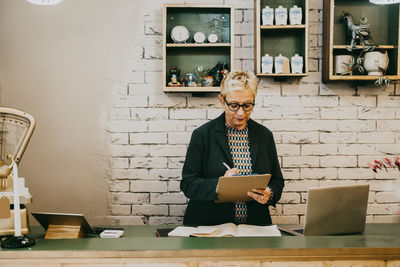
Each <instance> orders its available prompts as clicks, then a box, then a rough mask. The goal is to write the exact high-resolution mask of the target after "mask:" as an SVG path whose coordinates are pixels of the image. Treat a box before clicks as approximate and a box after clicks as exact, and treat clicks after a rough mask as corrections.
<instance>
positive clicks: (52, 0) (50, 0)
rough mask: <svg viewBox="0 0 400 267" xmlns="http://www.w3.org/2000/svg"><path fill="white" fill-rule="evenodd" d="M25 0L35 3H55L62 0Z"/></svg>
mask: <svg viewBox="0 0 400 267" xmlns="http://www.w3.org/2000/svg"><path fill="white" fill-rule="evenodd" d="M26 1H28V2H29V3H31V4H35V5H57V4H58V3H61V2H62V1H64V0H26Z"/></svg>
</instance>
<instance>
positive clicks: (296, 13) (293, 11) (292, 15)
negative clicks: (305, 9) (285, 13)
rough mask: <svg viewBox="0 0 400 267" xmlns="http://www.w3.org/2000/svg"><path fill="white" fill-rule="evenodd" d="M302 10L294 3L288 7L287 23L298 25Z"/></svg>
mask: <svg viewBox="0 0 400 267" xmlns="http://www.w3.org/2000/svg"><path fill="white" fill-rule="evenodd" d="M302 16H303V15H302V11H301V7H297V6H296V5H294V6H293V7H291V8H290V9H289V23H290V25H299V24H301V19H302Z"/></svg>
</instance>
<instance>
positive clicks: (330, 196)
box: [279, 184, 369, 236]
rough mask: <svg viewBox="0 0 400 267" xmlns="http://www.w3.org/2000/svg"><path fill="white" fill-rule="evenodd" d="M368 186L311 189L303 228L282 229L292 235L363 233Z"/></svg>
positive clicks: (308, 194)
mask: <svg viewBox="0 0 400 267" xmlns="http://www.w3.org/2000/svg"><path fill="white" fill-rule="evenodd" d="M368 193H369V185H368V184H363V185H348V186H334V187H323V188H310V189H308V193H307V205H306V211H305V219H304V227H303V228H299V226H298V225H297V227H296V226H291V227H280V228H279V230H281V231H284V232H287V233H289V234H292V235H298V236H302V235H306V236H307V235H314V236H315V235H316V236H318V235H340V234H354V233H361V232H364V228H365V218H366V215H367V204H368Z"/></svg>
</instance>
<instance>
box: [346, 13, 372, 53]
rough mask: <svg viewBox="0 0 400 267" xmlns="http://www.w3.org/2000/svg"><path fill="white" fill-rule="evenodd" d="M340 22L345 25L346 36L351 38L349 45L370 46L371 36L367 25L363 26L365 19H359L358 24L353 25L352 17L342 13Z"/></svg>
mask: <svg viewBox="0 0 400 267" xmlns="http://www.w3.org/2000/svg"><path fill="white" fill-rule="evenodd" d="M341 21H342V22H344V23H345V24H346V29H347V35H348V37H351V42H350V45H351V46H352V47H353V46H354V45H356V44H360V45H365V44H367V45H369V44H372V42H371V41H370V40H371V35H370V31H369V24H365V23H366V22H367V20H366V19H365V18H362V19H360V24H359V25H355V24H354V22H353V16H352V15H351V14H350V13H348V12H344V11H343V16H342V18H341Z"/></svg>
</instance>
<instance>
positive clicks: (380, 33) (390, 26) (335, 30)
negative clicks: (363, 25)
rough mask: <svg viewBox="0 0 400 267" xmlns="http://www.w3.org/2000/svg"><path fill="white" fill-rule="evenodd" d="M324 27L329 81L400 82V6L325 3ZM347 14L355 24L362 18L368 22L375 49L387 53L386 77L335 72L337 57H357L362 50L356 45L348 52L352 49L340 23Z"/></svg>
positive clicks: (345, 0) (346, 0) (347, 0)
mask: <svg viewBox="0 0 400 267" xmlns="http://www.w3.org/2000/svg"><path fill="white" fill-rule="evenodd" d="M323 10H324V14H323V17H324V26H323V32H324V35H323V61H322V79H323V82H325V83H327V82H330V81H352V82H357V81H376V80H377V79H378V78H380V77H382V78H383V79H385V78H389V79H390V80H399V79H400V69H399V66H400V61H399V46H400V42H399V41H400V39H399V25H400V21H399V14H400V6H399V4H391V5H376V4H372V3H370V2H369V1H364V0H324V9H323ZM344 12H349V13H350V14H351V15H352V16H353V20H354V21H353V22H354V24H356V25H357V24H358V20H359V18H360V17H362V16H364V17H365V18H367V19H368V21H367V24H369V25H370V26H369V29H370V32H371V37H372V40H373V42H374V43H376V44H377V47H376V49H375V50H385V51H387V54H388V58H389V66H388V69H387V70H386V73H384V75H367V74H360V73H356V72H354V73H353V74H351V75H341V74H337V73H336V71H335V64H336V62H335V56H338V55H353V56H354V55H357V54H359V53H360V51H361V50H360V49H362V48H363V47H362V46H360V45H357V46H356V47H355V49H353V51H349V50H347V48H348V47H349V46H350V42H349V40H346V32H345V31H346V29H345V25H344V24H343V22H342V21H341V17H342V16H343V14H344Z"/></svg>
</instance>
